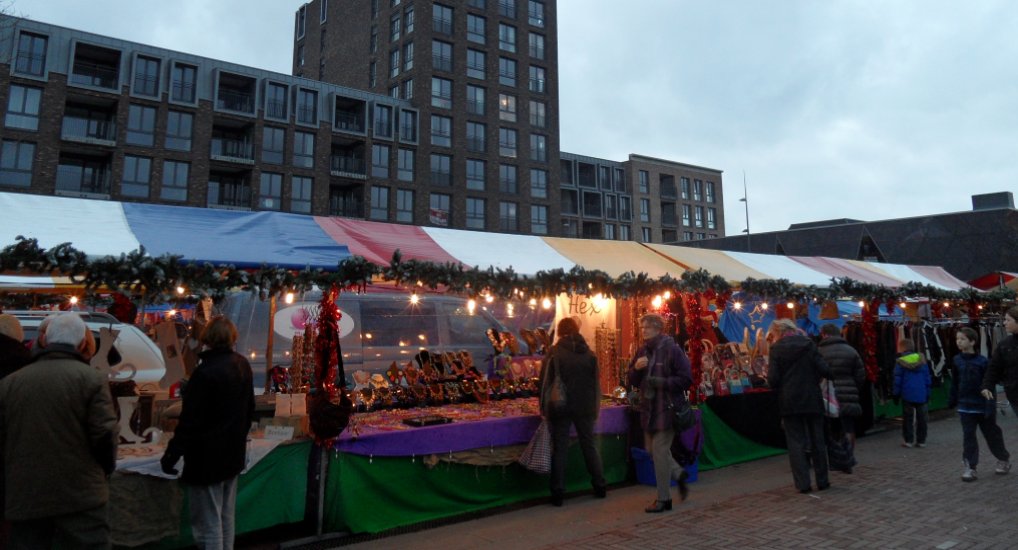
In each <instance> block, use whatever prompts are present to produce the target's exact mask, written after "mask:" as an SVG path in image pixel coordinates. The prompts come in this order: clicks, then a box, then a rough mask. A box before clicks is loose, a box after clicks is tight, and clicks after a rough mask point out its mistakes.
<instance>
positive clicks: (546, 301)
mask: <svg viewBox="0 0 1018 550" xmlns="http://www.w3.org/2000/svg"><path fill="white" fill-rule="evenodd" d="M541 307H543V308H544V309H551V298H545V299H543V300H541Z"/></svg>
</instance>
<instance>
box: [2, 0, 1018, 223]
mask: <svg viewBox="0 0 1018 550" xmlns="http://www.w3.org/2000/svg"><path fill="white" fill-rule="evenodd" d="M12 3H13V6H12V8H11V9H12V11H13V12H14V13H15V14H17V15H23V16H27V17H30V18H32V19H36V20H39V21H43V22H47V23H54V24H58V25H63V26H67V27H72V28H76V29H81V30H85V31H89V32H94V33H99V34H103V35H109V36H113V37H117V38H122V39H126V40H132V41H136V42H142V43H147V44H152V45H155V46H160V47H165V48H171V49H175V50H180V51H184V52H188V53H194V54H198V55H202V56H206V57H211V58H215V59H222V60H226V61H231V62H235V63H240V64H243V65H251V66H255V67H259V68H263V69H268V70H274V71H279V72H283V73H289V72H290V58H291V51H292V47H293V13H294V11H295V10H296V9H297V7H299V6H300V5H301V4H302V2H298V1H290V0H216V1H210V0H177V1H172V0H162V1H151V2H139V1H136V0H89V1H87V2H86V1H82V0H15V1H14V2H12ZM619 5H620V3H619V2H618V1H617V0H562V1H560V2H559V70H560V83H559V86H560V89H561V95H560V102H561V105H560V108H561V131H562V148H563V150H565V151H568V152H571V153H579V154H583V155H589V156H594V157H601V158H608V159H612V160H625V159H626V157H627V155H628V154H630V153H637V154H642V155H649V156H654V157H660V158H665V159H670V160H676V161H680V162H685V163H689V164H696V165H700V166H707V167H710V168H716V169H720V170H723V171H724V186H725V203H726V207H725V211H726V212H725V213H726V224H727V227H728V234H729V235H732V234H738V233H739V232H740V231H742V230H743V229H744V228H745V212H744V210H743V204H742V203H741V202H739V201H738V199H739V198H740V197H742V182H743V174H745V179H746V182H747V186H748V190H749V191H748V194H749V217H750V229H751V230H752V231H753V233H757V232H761V231H770V230H779V229H784V228H786V227H787V226H788V225H789V224H790V223H796V222H805V221H815V220H822V219H831V218H856V219H862V220H879V219H888V218H897V217H903V216H918V215H925V214H936V213H943V212H955V211H961V210H968V209H970V208H971V200H970V195H972V194H977V193H990V192H996V191H1013V190H1014V187H1015V185H1014V184H1015V182H1016V181H1018V40H1015V39H1014V38H1013V37H1014V33H1015V32H1016V30H1018V3H1015V2H1013V1H1011V0H979V1H978V2H958V1H956V0H899V1H895V2H879V1H877V0H860V1H838V0H831V1H816V0H780V1H777V2H761V1H759V0H724V1H714V0H699V1H695V2H694V1H685V0H631V1H630V2H626V3H624V5H625V9H624V11H620V10H619V9H618V6H619Z"/></svg>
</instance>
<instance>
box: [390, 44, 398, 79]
mask: <svg viewBox="0 0 1018 550" xmlns="http://www.w3.org/2000/svg"><path fill="white" fill-rule="evenodd" d="M397 76H399V48H396V49H395V50H392V51H391V52H389V78H396V77H397Z"/></svg>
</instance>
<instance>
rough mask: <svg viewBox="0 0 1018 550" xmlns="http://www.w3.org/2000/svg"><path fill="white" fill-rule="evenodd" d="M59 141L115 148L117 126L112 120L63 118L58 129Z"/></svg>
mask: <svg viewBox="0 0 1018 550" xmlns="http://www.w3.org/2000/svg"><path fill="white" fill-rule="evenodd" d="M60 139H63V140H65V141H77V142H79V143H88V144H91V145H104V146H107V147H116V145H117V125H116V123H115V122H113V121H112V120H96V119H90V118H78V117H72V116H65V117H64V119H63V123H62V124H61V127H60Z"/></svg>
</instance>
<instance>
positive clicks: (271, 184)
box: [258, 172, 296, 210]
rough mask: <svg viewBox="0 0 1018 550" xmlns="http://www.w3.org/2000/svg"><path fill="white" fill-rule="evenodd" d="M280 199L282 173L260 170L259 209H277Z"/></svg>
mask: <svg viewBox="0 0 1018 550" xmlns="http://www.w3.org/2000/svg"><path fill="white" fill-rule="evenodd" d="M294 179H296V178H294ZM282 199H283V174H273V173H271V172H262V176H261V184H260V185H259V186H258V208H259V209H261V210H279V208H280V206H281V204H282Z"/></svg>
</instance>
